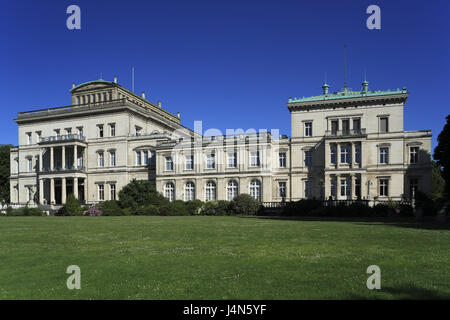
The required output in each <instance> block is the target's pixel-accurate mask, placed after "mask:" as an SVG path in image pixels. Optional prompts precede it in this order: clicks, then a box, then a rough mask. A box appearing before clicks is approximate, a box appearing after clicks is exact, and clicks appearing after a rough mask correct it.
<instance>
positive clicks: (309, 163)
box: [305, 150, 312, 167]
mask: <svg viewBox="0 0 450 320" xmlns="http://www.w3.org/2000/svg"><path fill="white" fill-rule="evenodd" d="M311 166H312V151H311V150H307V151H305V167H311Z"/></svg>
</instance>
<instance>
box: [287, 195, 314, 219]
mask: <svg viewBox="0 0 450 320" xmlns="http://www.w3.org/2000/svg"><path fill="white" fill-rule="evenodd" d="M320 207H322V201H320V200H315V199H301V200H298V201H291V202H287V203H286V205H285V206H284V207H283V210H282V215H283V216H308V215H310V214H311V212H313V211H314V210H317V209H319V208H320Z"/></svg>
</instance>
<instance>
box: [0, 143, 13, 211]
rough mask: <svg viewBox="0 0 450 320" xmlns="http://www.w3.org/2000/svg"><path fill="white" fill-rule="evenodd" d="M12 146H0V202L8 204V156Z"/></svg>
mask: <svg viewBox="0 0 450 320" xmlns="http://www.w3.org/2000/svg"><path fill="white" fill-rule="evenodd" d="M13 147H14V146H13V145H10V144H3V145H0V202H7V203H9V202H10V199H9V176H10V172H11V171H10V161H9V154H10V149H11V148H13Z"/></svg>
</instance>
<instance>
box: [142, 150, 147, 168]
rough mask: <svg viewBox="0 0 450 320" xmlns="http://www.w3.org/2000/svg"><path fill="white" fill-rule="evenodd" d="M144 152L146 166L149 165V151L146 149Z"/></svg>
mask: <svg viewBox="0 0 450 320" xmlns="http://www.w3.org/2000/svg"><path fill="white" fill-rule="evenodd" d="M142 153H143V154H144V166H146V165H148V151H147V150H144V151H142Z"/></svg>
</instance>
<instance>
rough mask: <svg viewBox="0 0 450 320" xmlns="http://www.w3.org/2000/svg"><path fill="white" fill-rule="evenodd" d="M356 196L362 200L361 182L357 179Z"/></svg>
mask: <svg viewBox="0 0 450 320" xmlns="http://www.w3.org/2000/svg"><path fill="white" fill-rule="evenodd" d="M355 196H356V198H358V199H361V180H360V179H355Z"/></svg>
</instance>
